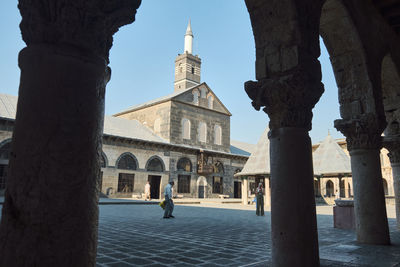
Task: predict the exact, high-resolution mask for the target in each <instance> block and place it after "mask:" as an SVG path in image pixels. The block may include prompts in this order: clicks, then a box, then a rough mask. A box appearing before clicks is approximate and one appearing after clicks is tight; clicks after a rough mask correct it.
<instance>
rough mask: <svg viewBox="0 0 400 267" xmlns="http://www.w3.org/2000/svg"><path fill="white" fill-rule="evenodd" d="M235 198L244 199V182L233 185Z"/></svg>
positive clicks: (236, 182)
mask: <svg viewBox="0 0 400 267" xmlns="http://www.w3.org/2000/svg"><path fill="white" fill-rule="evenodd" d="M233 197H234V198H242V182H238V181H235V182H234V184H233Z"/></svg>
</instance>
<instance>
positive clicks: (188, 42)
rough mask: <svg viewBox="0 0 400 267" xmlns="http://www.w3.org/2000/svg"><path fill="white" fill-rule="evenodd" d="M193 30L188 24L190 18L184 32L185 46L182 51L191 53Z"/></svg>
mask: <svg viewBox="0 0 400 267" xmlns="http://www.w3.org/2000/svg"><path fill="white" fill-rule="evenodd" d="M193 37H194V36H193V32H192V26H191V25H190V19H189V23H188V26H187V28H186V33H185V47H184V50H183V53H186V52H187V53H189V54H192V52H193Z"/></svg>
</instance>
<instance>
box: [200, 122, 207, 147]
mask: <svg viewBox="0 0 400 267" xmlns="http://www.w3.org/2000/svg"><path fill="white" fill-rule="evenodd" d="M206 140H207V124H205V123H204V122H200V124H199V141H200V142H203V143H205V142H206Z"/></svg>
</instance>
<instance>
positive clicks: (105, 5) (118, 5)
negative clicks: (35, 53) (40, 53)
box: [18, 0, 141, 63]
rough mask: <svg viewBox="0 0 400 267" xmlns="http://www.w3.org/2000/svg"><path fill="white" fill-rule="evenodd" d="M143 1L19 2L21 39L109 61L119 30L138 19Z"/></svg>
mask: <svg viewBox="0 0 400 267" xmlns="http://www.w3.org/2000/svg"><path fill="white" fill-rule="evenodd" d="M140 3H141V0H133V1H125V0H113V1H105V0H97V1H96V0H90V1H76V0H52V1H44V0H38V1H31V0H19V4H18V8H19V10H20V13H21V16H22V21H21V24H20V28H21V32H22V38H23V40H24V41H25V43H26V44H27V45H28V46H30V45H34V44H53V45H58V46H60V45H62V46H66V47H69V48H71V47H73V48H75V49H76V48H77V49H79V50H80V53H81V54H82V55H85V56H87V54H92V55H95V56H99V57H101V58H103V59H105V60H106V61H107V63H109V60H108V55H109V50H110V48H111V46H112V42H113V37H112V36H113V34H114V33H115V32H117V31H118V28H119V27H121V26H123V25H126V24H130V23H132V22H133V21H134V20H135V14H136V9H137V8H138V7H139V5H140Z"/></svg>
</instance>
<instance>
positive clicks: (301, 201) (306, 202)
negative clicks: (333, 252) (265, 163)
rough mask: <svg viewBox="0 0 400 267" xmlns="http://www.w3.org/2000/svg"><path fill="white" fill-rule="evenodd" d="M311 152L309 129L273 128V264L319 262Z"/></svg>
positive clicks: (271, 152)
mask: <svg viewBox="0 0 400 267" xmlns="http://www.w3.org/2000/svg"><path fill="white" fill-rule="evenodd" d="M311 153H312V152H311V140H310V137H309V136H308V131H307V130H306V129H302V128H289V127H288V128H278V129H274V130H271V133H270V158H271V239H272V263H273V266H319V251H318V234H317V220H316V213H315V212H316V211H315V199H314V188H313V186H314V185H313V167H312V155H311ZM293 222H296V223H293ZM288 255H290V257H289V256H288Z"/></svg>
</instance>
